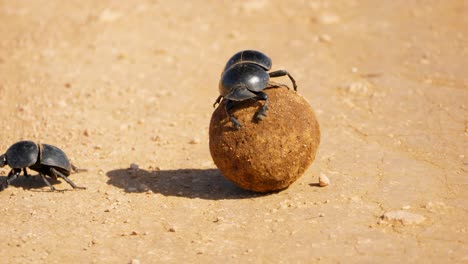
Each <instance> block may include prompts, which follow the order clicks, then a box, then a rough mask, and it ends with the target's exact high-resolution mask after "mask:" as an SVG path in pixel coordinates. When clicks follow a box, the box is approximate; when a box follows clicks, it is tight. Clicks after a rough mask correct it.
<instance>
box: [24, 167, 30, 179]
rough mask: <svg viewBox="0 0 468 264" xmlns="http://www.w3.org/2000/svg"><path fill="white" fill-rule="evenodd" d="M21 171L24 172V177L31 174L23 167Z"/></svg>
mask: <svg viewBox="0 0 468 264" xmlns="http://www.w3.org/2000/svg"><path fill="white" fill-rule="evenodd" d="M23 173H24V176H26V178H29V176H31V175H29V174H28V171H27V170H26V168H23Z"/></svg>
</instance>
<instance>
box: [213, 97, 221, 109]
mask: <svg viewBox="0 0 468 264" xmlns="http://www.w3.org/2000/svg"><path fill="white" fill-rule="evenodd" d="M221 99H223V96H222V95H220V96H218V98H217V99H216V101H215V102H214V104H213V108H215V107H216V105H217V104H219V103H220V102H221Z"/></svg>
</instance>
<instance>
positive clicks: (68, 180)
mask: <svg viewBox="0 0 468 264" xmlns="http://www.w3.org/2000/svg"><path fill="white" fill-rule="evenodd" d="M50 172H51V173H52V174H54V176H56V177H60V178H62V179H64V180H65V181H66V182H67V183H68V184H70V185H71V187H73V189H86V187H80V186H76V184H75V183H73V182H72V181H71V180H70V179H68V177H67V176H65V175H64V174H63V173H61V172H60V171H58V170H56V169H54V168H50Z"/></svg>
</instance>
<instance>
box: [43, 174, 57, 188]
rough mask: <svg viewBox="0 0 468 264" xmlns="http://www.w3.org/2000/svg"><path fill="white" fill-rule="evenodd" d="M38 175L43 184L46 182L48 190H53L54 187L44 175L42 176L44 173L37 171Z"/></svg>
mask: <svg viewBox="0 0 468 264" xmlns="http://www.w3.org/2000/svg"><path fill="white" fill-rule="evenodd" d="M39 176H41V179H42V180H43V181H44V182H45V184H47V186H49V188H50V190H51V191H55V190H56V189H55V187H54V186H52V184H50V182H49V181H48V180H47V179H46V177H45V176H44V174H42V172H39Z"/></svg>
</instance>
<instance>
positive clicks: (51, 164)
mask: <svg viewBox="0 0 468 264" xmlns="http://www.w3.org/2000/svg"><path fill="white" fill-rule="evenodd" d="M6 165H8V166H10V167H11V171H10V173H8V177H7V178H6V180H5V181H4V182H2V183H0V191H1V190H3V189H5V188H6V187H8V185H10V184H11V183H12V182H13V181H15V180H16V179H17V178H18V177H19V176H20V174H21V171H23V172H24V176H26V177H29V174H28V173H27V171H26V168H29V169H31V170H34V171H37V172H39V176H40V177H41V179H42V180H43V181H44V182H45V183H46V184H47V186H49V188H50V190H51V191H55V190H56V189H55V188H54V186H52V184H50V182H49V181H48V180H47V179H46V177H45V176H49V177H51V178H54V179H57V178H58V177H60V178H62V179H64V180H65V181H66V182H67V183H68V184H70V185H71V186H72V187H73V189H86V188H85V187H79V186H76V185H75V184H74V183H73V182H72V181H71V180H70V179H68V176H69V175H70V174H71V173H73V172H79V171H85V170H82V169H78V168H76V167H75V166H73V164H71V163H70V161H69V160H68V157H67V155H65V153H64V152H63V151H62V150H61V149H59V148H57V147H55V146H52V145H49V144H36V143H34V142H32V141H19V142H16V143H15V144H13V145H11V147H9V148H8V150H7V151H6V152H5V154H3V155H0V168H1V167H4V166H6Z"/></svg>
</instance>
